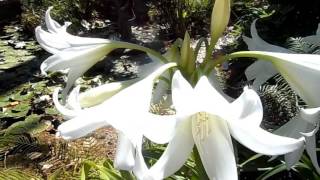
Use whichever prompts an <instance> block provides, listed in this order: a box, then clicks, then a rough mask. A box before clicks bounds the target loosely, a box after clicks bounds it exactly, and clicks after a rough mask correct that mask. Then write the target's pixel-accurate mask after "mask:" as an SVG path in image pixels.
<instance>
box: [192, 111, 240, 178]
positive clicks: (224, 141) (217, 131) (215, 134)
mask: <svg viewBox="0 0 320 180" xmlns="http://www.w3.org/2000/svg"><path fill="white" fill-rule="evenodd" d="M200 123H201V122H200ZM202 123H204V122H202ZM207 123H208V130H209V131H208V134H207V135H206V136H204V137H201V132H200V131H201V130H203V129H201V128H199V126H201V124H199V120H197V119H193V120H192V134H193V138H194V141H195V144H196V146H197V149H198V151H199V154H200V157H201V161H202V163H203V166H204V168H205V170H206V172H207V175H208V177H209V178H210V179H228V180H232V179H234V180H236V179H238V173H237V166H236V161H235V156H234V151H233V145H232V141H231V137H230V133H229V129H228V125H227V123H226V122H225V121H224V120H223V119H220V118H219V117H217V116H213V115H209V119H208V122H207ZM202 128H204V127H202Z"/></svg>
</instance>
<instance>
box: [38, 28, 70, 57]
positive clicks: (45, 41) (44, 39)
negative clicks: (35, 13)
mask: <svg viewBox="0 0 320 180" xmlns="http://www.w3.org/2000/svg"><path fill="white" fill-rule="evenodd" d="M35 35H36V38H37V41H38V43H39V44H40V45H41V46H42V47H43V48H44V49H46V47H50V48H52V49H55V51H57V50H63V49H66V48H70V47H71V45H70V44H69V43H67V42H66V40H65V37H64V36H61V35H58V34H55V33H49V32H46V31H44V30H42V29H41V27H40V26H38V27H36V29H35ZM46 50H47V49H46ZM48 51H49V52H51V49H48ZM55 51H54V52H55ZM51 53H53V52H51ZM53 54H54V53H53Z"/></svg>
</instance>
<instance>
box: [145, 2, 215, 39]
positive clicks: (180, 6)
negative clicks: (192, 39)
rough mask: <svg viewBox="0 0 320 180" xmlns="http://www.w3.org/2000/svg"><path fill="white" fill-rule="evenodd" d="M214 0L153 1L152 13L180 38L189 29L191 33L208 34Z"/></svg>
mask: <svg viewBox="0 0 320 180" xmlns="http://www.w3.org/2000/svg"><path fill="white" fill-rule="evenodd" d="M213 2H214V1H213V0H198V1H197V0H173V1H172V0H163V1H153V2H152V6H151V10H150V14H151V16H153V18H154V20H156V21H157V22H158V23H160V24H162V25H164V26H165V27H166V29H167V31H168V32H169V33H173V34H174V35H176V36H178V37H180V38H183V37H184V34H185V32H186V31H187V30H188V31H189V32H190V34H191V35H195V34H197V35H199V34H201V35H206V34H207V32H208V28H209V24H208V23H209V22H210V15H211V10H212V7H213ZM151 18H152V17H151Z"/></svg>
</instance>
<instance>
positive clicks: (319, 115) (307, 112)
mask: <svg viewBox="0 0 320 180" xmlns="http://www.w3.org/2000/svg"><path fill="white" fill-rule="evenodd" d="M300 116H301V118H302V120H305V121H307V122H309V123H311V124H318V123H319V121H320V107H318V108H306V109H301V110H300Z"/></svg>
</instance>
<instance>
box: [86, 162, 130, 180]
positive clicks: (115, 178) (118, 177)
mask: <svg viewBox="0 0 320 180" xmlns="http://www.w3.org/2000/svg"><path fill="white" fill-rule="evenodd" d="M80 173H81V176H80V179H81V180H86V179H91V178H99V179H101V180H122V179H127V180H135V177H134V176H133V175H132V174H131V173H129V172H127V171H119V170H116V169H115V168H114V167H113V165H112V161H111V160H109V159H107V160H105V161H102V162H98V163H96V162H93V161H84V162H83V165H82V167H81V171H80Z"/></svg>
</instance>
